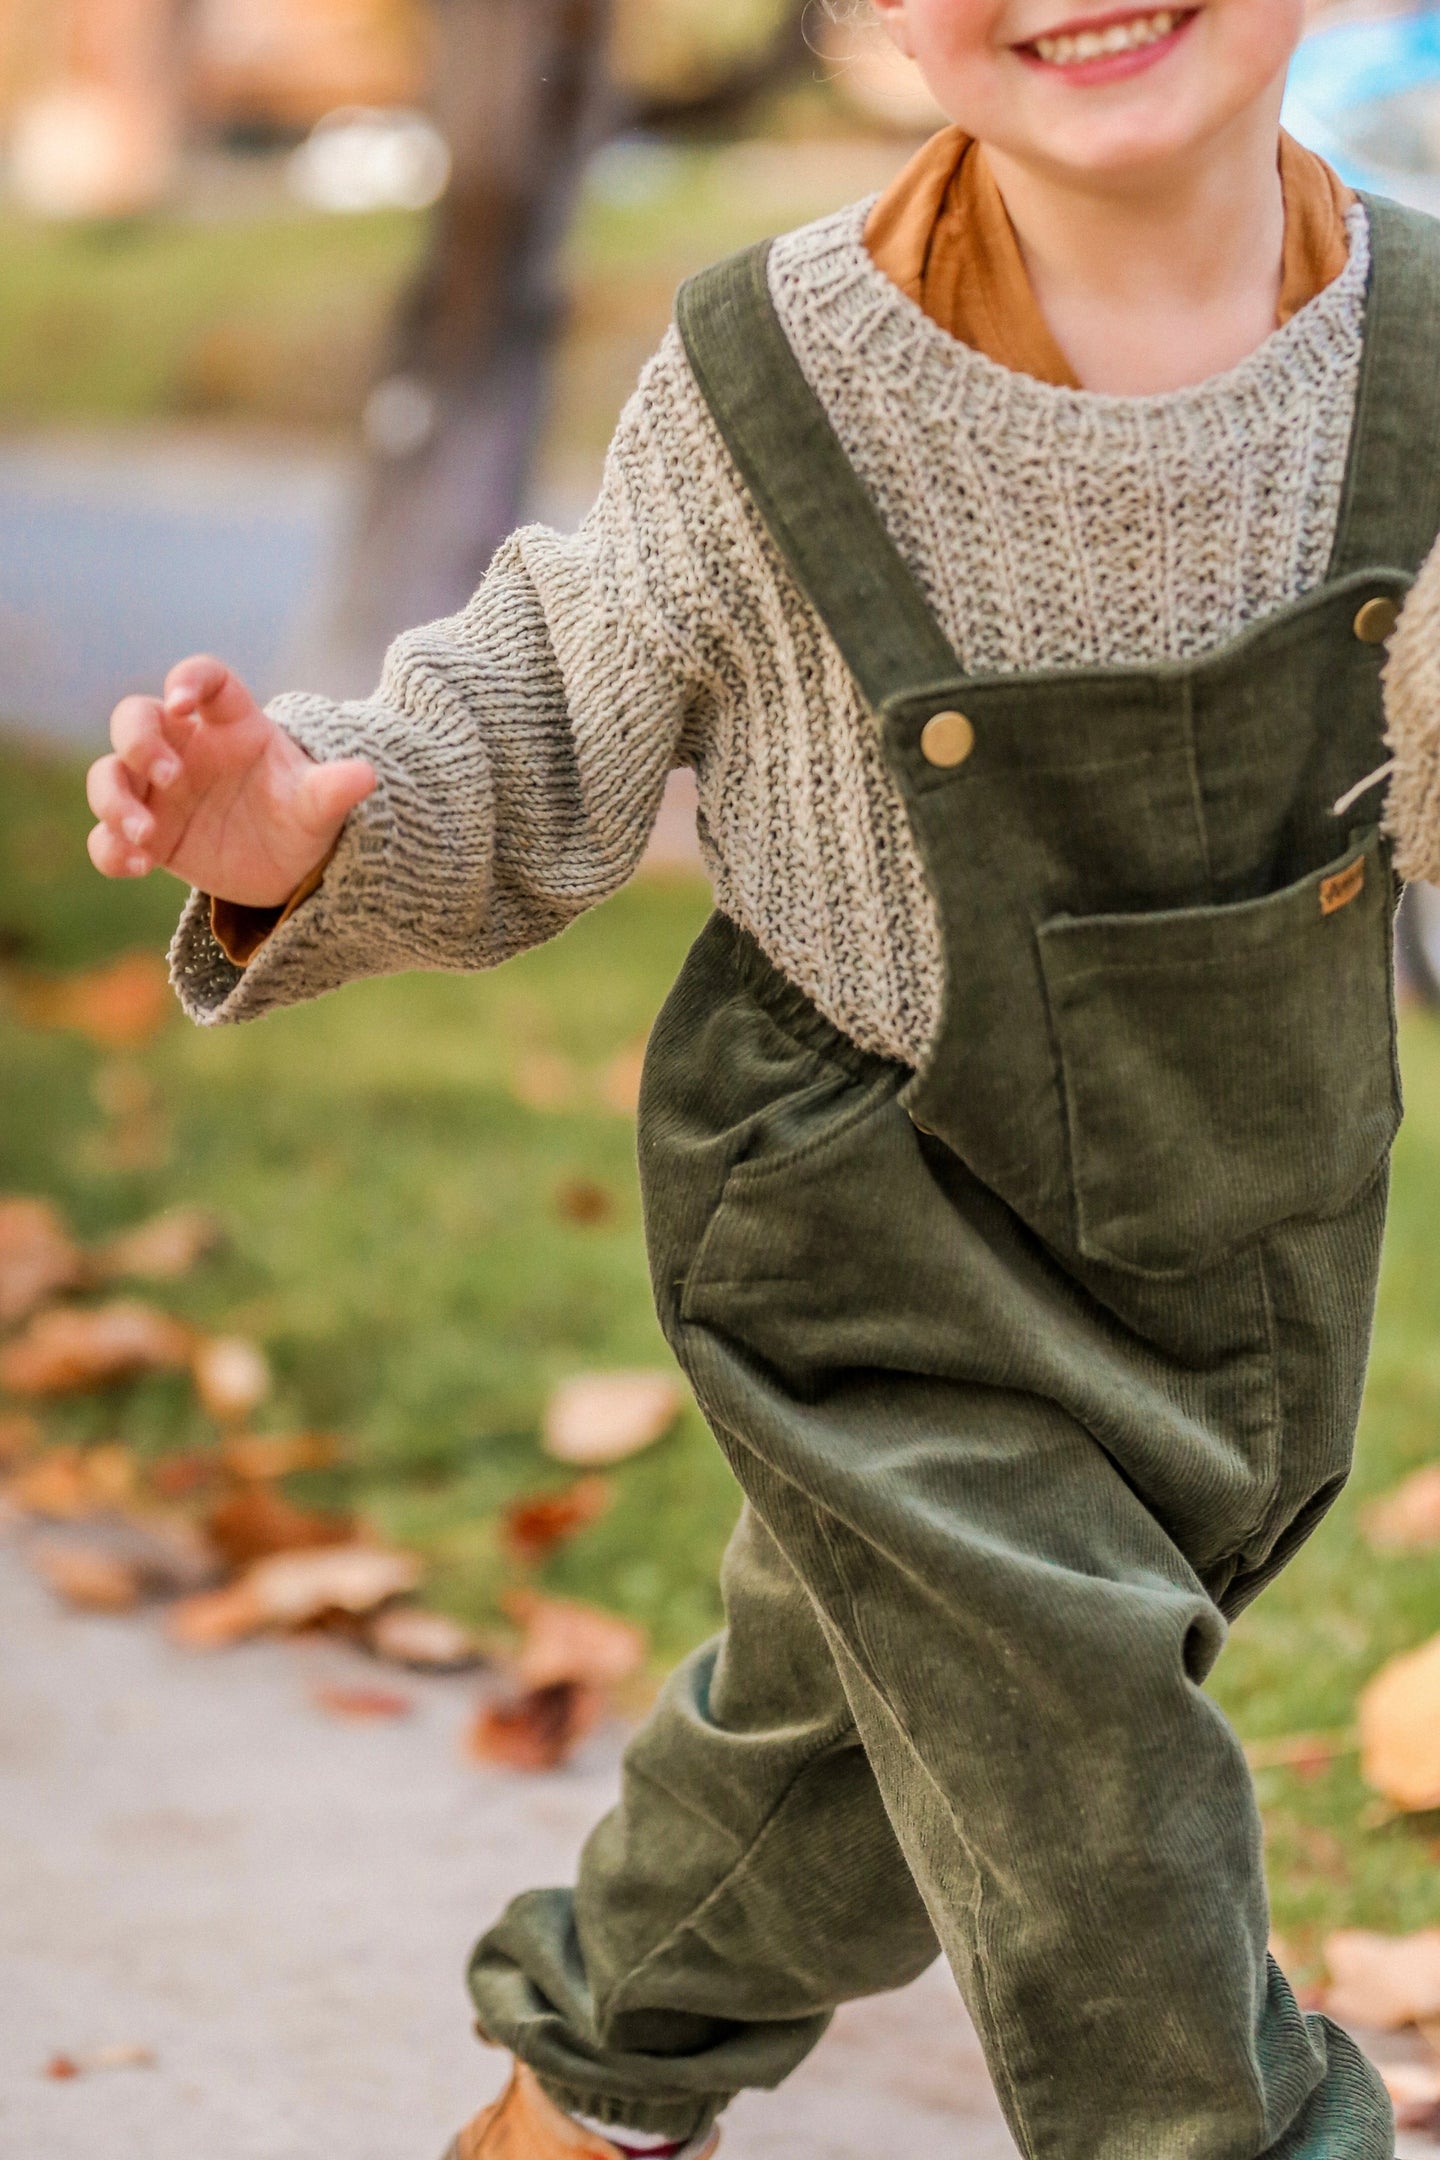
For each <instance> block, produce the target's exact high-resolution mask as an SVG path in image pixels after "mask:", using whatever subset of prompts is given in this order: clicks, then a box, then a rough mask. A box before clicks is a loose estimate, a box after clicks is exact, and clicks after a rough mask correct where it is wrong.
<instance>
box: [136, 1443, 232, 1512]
mask: <svg viewBox="0 0 1440 2160" xmlns="http://www.w3.org/2000/svg"><path fill="white" fill-rule="evenodd" d="M224 1474H225V1464H224V1461H223V1459H222V1458H221V1456H220V1454H219V1452H218V1450H213V1449H209V1448H184V1449H182V1450H181V1451H180V1452H179V1453H178V1454H175V1455H162V1456H161V1457H160V1459H159V1461H158V1462H153V1463H151V1464H150V1465H149V1468H148V1470H147V1472H146V1475H147V1477H148V1478H149V1481H150V1484H151V1485H152V1486H153V1487H154V1489H155V1491H156V1492H157V1493H161V1494H163V1495H164V1497H165V1498H166V1499H167V1500H190V1499H193V1498H194V1496H195V1494H196V1493H200V1492H204V1491H206V1490H207V1488H209V1487H211V1486H214V1485H215V1484H217V1483H218V1482H219V1480H220V1479H221V1478H222V1477H223V1476H224Z"/></svg>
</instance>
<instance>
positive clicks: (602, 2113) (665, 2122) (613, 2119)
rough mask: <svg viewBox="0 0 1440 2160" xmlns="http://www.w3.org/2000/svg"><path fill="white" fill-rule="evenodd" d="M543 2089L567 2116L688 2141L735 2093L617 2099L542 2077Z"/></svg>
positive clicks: (711, 2122)
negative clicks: (663, 2098) (661, 2098)
mask: <svg viewBox="0 0 1440 2160" xmlns="http://www.w3.org/2000/svg"><path fill="white" fill-rule="evenodd" d="M536 2075H537V2078H539V2084H540V2089H541V2091H542V2092H543V2093H544V2094H545V2096H546V2098H547V2099H548V2100H553V2101H554V2102H555V2105H556V2107H558V2108H563V2109H564V2111H565V2113H566V2114H567V2115H584V2116H585V2117H586V2118H587V2119H588V2120H589V2121H590V2122H595V2123H601V2124H603V2125H605V2126H606V2127H607V2128H610V2129H614V2130H645V2131H648V2132H650V2133H651V2134H652V2135H653V2136H655V2137H663V2138H683V2139H684V2140H685V2142H686V2143H687V2144H690V2143H692V2142H693V2141H694V2140H695V2139H696V2138H699V2137H702V2136H704V2134H705V2132H706V2131H708V2130H710V2129H712V2128H713V2127H714V2125H715V2123H716V2122H717V2121H718V2119H719V2117H720V2114H721V2112H722V2110H723V2109H724V2108H726V2107H728V2106H729V2104H730V2101H731V2100H732V2099H733V2098H734V2094H733V2093H711V2094H705V2095H702V2096H700V2097H698V2098H697V2097H696V2096H694V2095H692V2096H690V2097H689V2098H687V2099H684V2100H617V2099H616V2098H615V2096H614V2094H613V2093H597V2092H588V2091H586V2090H584V2089H583V2088H582V2087H580V2086H578V2085H561V2084H557V2083H556V2082H555V2080H554V2079H553V2078H547V2077H542V2076H540V2074H539V2072H538V2071H537V2073H536Z"/></svg>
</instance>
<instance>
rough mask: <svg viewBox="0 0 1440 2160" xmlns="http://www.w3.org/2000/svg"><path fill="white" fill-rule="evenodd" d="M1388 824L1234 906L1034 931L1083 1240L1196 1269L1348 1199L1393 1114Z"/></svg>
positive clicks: (1102, 1251)
mask: <svg viewBox="0 0 1440 2160" xmlns="http://www.w3.org/2000/svg"><path fill="white" fill-rule="evenodd" d="M1391 921H1392V893H1391V879H1390V871H1389V865H1388V860H1387V855H1386V851H1385V848H1384V846H1383V844H1382V842H1381V840H1380V838H1379V836H1378V834H1377V833H1374V832H1372V833H1371V834H1370V835H1369V836H1368V837H1366V838H1364V839H1363V840H1361V841H1359V842H1358V843H1357V844H1355V845H1353V846H1352V847H1351V848H1350V849H1348V850H1347V852H1346V853H1345V854H1343V855H1341V856H1339V857H1337V858H1336V860H1335V861H1333V862H1331V863H1329V864H1327V865H1326V866H1325V867H1324V868H1323V869H1320V870H1317V871H1314V872H1312V873H1311V874H1310V875H1309V876H1306V877H1303V878H1301V879H1300V880H1299V881H1298V882H1297V883H1295V884H1292V885H1289V886H1287V887H1285V888H1284V889H1283V890H1281V891H1278V892H1274V893H1269V894H1266V895H1265V896H1264V897H1263V898H1260V899H1255V900H1247V901H1243V902H1240V903H1237V904H1234V905H1230V906H1219V907H1198V908H1179V909H1169V910H1165V911H1162V912H1160V913H1154V914H1116V915H1095V916H1085V917H1077V916H1066V915H1062V916H1057V917H1055V918H1054V919H1052V920H1050V921H1048V922H1045V923H1043V924H1042V925H1041V926H1040V928H1039V931H1038V944H1039V954H1040V964H1041V970H1042V974H1043V979H1044V986H1045V996H1046V1000H1047V1004H1048V1007H1049V1015H1050V1025H1051V1038H1052V1043H1053V1048H1054V1054H1055V1057H1056V1060H1057V1065H1058V1081H1059V1086H1060V1090H1061V1095H1062V1102H1063V1114H1064V1120H1065V1131H1066V1137H1067V1143H1068V1148H1069V1153H1070V1171H1071V1183H1072V1190H1073V1195H1074V1208H1075V1236H1076V1242H1077V1244H1078V1247H1079V1250H1080V1252H1081V1253H1082V1254H1084V1255H1085V1256H1086V1257H1087V1258H1089V1259H1091V1260H1095V1261H1098V1262H1103V1263H1107V1264H1109V1265H1112V1266H1116V1267H1120V1268H1126V1269H1131V1270H1135V1271H1138V1272H1140V1273H1143V1274H1148V1275H1183V1274H1192V1273H1195V1272H1197V1271H1198V1270H1200V1269H1202V1268H1205V1267H1207V1266H1210V1265H1213V1264H1214V1263H1215V1262H1217V1261H1219V1260H1222V1259H1223V1258H1224V1257H1225V1255H1226V1254H1227V1253H1230V1252H1233V1251H1235V1250H1237V1249H1238V1248H1240V1247H1242V1246H1244V1245H1246V1244H1247V1243H1250V1242H1252V1241H1254V1240H1256V1239H1258V1238H1260V1237H1262V1236H1263V1235H1265V1233H1266V1232H1268V1231H1271V1230H1273V1229H1275V1228H1276V1227H1278V1226H1279V1225H1280V1224H1282V1223H1285V1222H1289V1221H1292V1220H1295V1219H1297V1218H1307V1217H1308V1218H1319V1217H1325V1216H1329V1215H1334V1214H1337V1213H1339V1212H1340V1211H1341V1210H1342V1209H1344V1208H1345V1207H1346V1205H1347V1204H1348V1203H1349V1202H1350V1201H1351V1200H1352V1199H1354V1197H1355V1196H1356V1194H1357V1193H1359V1192H1360V1191H1361V1190H1362V1188H1364V1187H1365V1186H1366V1185H1367V1184H1368V1183H1369V1181H1370V1180H1371V1179H1372V1178H1373V1177H1374V1176H1375V1175H1376V1174H1377V1172H1378V1171H1379V1169H1380V1167H1381V1165H1382V1163H1383V1162H1384V1160H1385V1157H1386V1154H1387V1152H1388V1149H1389V1147H1390V1144H1391V1141H1392V1140H1393V1138H1394V1134H1395V1130H1396V1127H1397V1125H1398V1123H1399V1119H1400V1088H1399V1079H1398V1074H1397V1070H1396V1065H1395V1055H1394V1016H1393V989H1392V974H1391Z"/></svg>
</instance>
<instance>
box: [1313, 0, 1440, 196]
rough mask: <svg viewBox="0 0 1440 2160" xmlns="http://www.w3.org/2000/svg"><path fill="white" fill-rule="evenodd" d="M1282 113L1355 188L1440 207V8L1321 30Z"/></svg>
mask: <svg viewBox="0 0 1440 2160" xmlns="http://www.w3.org/2000/svg"><path fill="white" fill-rule="evenodd" d="M1282 118H1283V120H1284V123H1285V126H1286V127H1287V128H1288V129H1289V130H1290V133H1291V134H1292V135H1294V136H1296V137H1297V138H1298V140H1299V141H1301V142H1303V143H1305V144H1307V145H1308V146H1309V147H1310V149H1312V150H1318V151H1319V153H1320V155H1321V156H1322V157H1324V158H1327V159H1328V160H1329V162H1330V163H1331V164H1332V165H1333V166H1334V167H1335V170H1336V171H1337V172H1338V173H1339V174H1340V177H1341V178H1342V179H1343V180H1346V181H1348V182H1349V183H1350V185H1351V186H1352V187H1362V188H1369V189H1371V190H1373V191H1374V192H1375V193H1377V194H1381V195H1389V196H1393V197H1394V198H1395V200H1396V201H1397V202H1405V203H1410V204H1413V205H1414V206H1415V207H1416V208H1417V209H1422V210H1430V211H1440V7H1425V8H1420V9H1416V10H1413V11H1411V12H1408V13H1405V14H1396V15H1369V16H1361V15H1354V16H1350V17H1349V18H1348V19H1346V20H1343V21H1340V22H1331V23H1327V24H1324V25H1322V26H1321V27H1320V28H1319V29H1316V30H1313V31H1312V32H1311V33H1310V35H1309V36H1308V37H1307V38H1306V39H1305V41H1304V43H1303V44H1302V45H1301V47H1300V50H1299V51H1298V52H1297V53H1296V55H1295V58H1294V60H1293V62H1292V63H1291V67H1290V78H1289V83H1288V86H1287V89H1286V95H1285V109H1284V113H1283V115H1282Z"/></svg>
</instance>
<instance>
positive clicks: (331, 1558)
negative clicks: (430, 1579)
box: [241, 1544, 422, 1627]
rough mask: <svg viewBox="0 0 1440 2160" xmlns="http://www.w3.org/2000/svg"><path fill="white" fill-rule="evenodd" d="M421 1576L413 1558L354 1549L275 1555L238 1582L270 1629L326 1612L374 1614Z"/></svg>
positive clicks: (302, 1622) (383, 1549)
mask: <svg viewBox="0 0 1440 2160" xmlns="http://www.w3.org/2000/svg"><path fill="white" fill-rule="evenodd" d="M421 1572H422V1571H421V1566H420V1562H419V1561H418V1560H417V1559H416V1558H415V1556H414V1554H413V1553H407V1552H398V1551H395V1550H394V1549H392V1548H388V1547H385V1546H381V1545H358V1544H355V1545H332V1546H328V1547H325V1548H323V1549H321V1550H320V1551H317V1552H288V1553H276V1554H274V1555H273V1557H272V1558H270V1559H268V1560H261V1561H258V1562H257V1563H256V1565H255V1566H254V1567H252V1568H251V1569H250V1571H249V1573H248V1574H247V1575H245V1576H243V1577H242V1578H241V1579H242V1581H243V1582H244V1583H245V1584H246V1585H248V1587H249V1588H250V1590H251V1591H252V1592H253V1594H254V1595H255V1597H256V1598H258V1600H259V1602H260V1605H261V1607H262V1608H263V1610H264V1612H265V1614H266V1617H267V1619H268V1620H269V1622H270V1624H271V1625H272V1626H275V1627H305V1626H307V1625H308V1624H309V1623H310V1622H311V1621H312V1620H318V1619H320V1618H321V1617H322V1616H323V1615H324V1614H326V1613H329V1612H347V1613H369V1612H374V1611H375V1609H376V1607H377V1606H380V1605H387V1604H388V1603H389V1602H390V1600H391V1598H395V1597H404V1596H405V1595H406V1594H407V1592H409V1591H411V1590H413V1589H414V1588H415V1587H416V1585H417V1584H418V1582H419V1580H420V1576H421Z"/></svg>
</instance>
